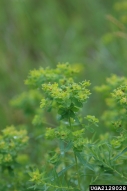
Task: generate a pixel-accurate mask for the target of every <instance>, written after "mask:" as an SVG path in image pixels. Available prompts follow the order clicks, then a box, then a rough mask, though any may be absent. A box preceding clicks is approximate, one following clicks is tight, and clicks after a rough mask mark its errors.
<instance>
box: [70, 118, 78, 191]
mask: <svg viewBox="0 0 127 191" xmlns="http://www.w3.org/2000/svg"><path fill="white" fill-rule="evenodd" d="M69 124H70V128H71V127H72V126H71V118H70V117H69ZM74 156H75V166H76V171H77V178H78V187H79V189H80V190H81V184H80V177H79V171H78V161H77V156H76V154H75V152H74Z"/></svg>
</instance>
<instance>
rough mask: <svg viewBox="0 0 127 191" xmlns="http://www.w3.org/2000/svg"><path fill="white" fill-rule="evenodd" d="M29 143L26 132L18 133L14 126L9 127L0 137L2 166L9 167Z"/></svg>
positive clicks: (20, 131) (0, 160)
mask: <svg viewBox="0 0 127 191" xmlns="http://www.w3.org/2000/svg"><path fill="white" fill-rule="evenodd" d="M27 142H28V137H27V132H26V130H19V131H17V130H16V129H15V127H14V126H10V127H7V128H6V129H4V130H3V131H2V135H1V136H0V164H1V165H6V164H7V165H8V164H9V163H12V162H13V161H15V159H16V156H17V153H18V151H19V150H21V148H22V147H23V146H25V145H26V143H27Z"/></svg>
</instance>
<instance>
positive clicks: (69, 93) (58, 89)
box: [40, 81, 90, 118]
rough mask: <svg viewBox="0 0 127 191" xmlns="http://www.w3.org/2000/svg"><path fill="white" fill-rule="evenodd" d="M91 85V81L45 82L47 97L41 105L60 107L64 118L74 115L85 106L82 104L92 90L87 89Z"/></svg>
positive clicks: (42, 106) (44, 88)
mask: <svg viewBox="0 0 127 191" xmlns="http://www.w3.org/2000/svg"><path fill="white" fill-rule="evenodd" d="M89 85H90V83H89V81H83V82H82V83H75V82H73V83H69V84H66V85H59V84H58V83H53V84H51V83H48V84H43V85H42V89H43V91H44V93H45V97H46V98H45V99H44V98H43V99H42V101H41V105H40V107H41V108H44V107H47V108H48V107H49V106H50V107H52V108H58V113H59V114H60V115H61V116H62V118H68V117H69V116H70V117H74V115H75V112H76V111H78V110H79V108H81V107H82V106H83V105H82V104H83V103H84V102H85V101H86V100H87V98H88V97H89V95H90V91H89V90H88V89H87V86H89Z"/></svg>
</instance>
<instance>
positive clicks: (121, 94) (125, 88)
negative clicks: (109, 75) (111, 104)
mask: <svg viewBox="0 0 127 191" xmlns="http://www.w3.org/2000/svg"><path fill="white" fill-rule="evenodd" d="M112 97H113V98H114V99H115V100H116V101H118V103H119V104H120V105H122V106H123V107H126V106H127V85H121V86H120V87H118V88H117V89H115V90H114V91H113V93H112Z"/></svg>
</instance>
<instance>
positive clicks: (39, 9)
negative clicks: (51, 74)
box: [0, 0, 127, 129]
mask: <svg viewBox="0 0 127 191" xmlns="http://www.w3.org/2000/svg"><path fill="white" fill-rule="evenodd" d="M117 2H119V1H116V0H105V1H104V0H96V1H95V0H79V1H76V0H75V1H74V0H69V1H68V0H61V1H60V0H1V1H0V33H1V35H0V36H1V42H0V126H1V127H0V128H1V129H2V128H4V127H5V126H6V125H11V124H15V123H18V124H20V123H22V122H23V120H24V119H23V116H22V114H21V113H20V112H19V113H18V111H15V110H14V109H12V108H11V107H10V106H9V100H10V99H11V98H13V97H14V95H16V94H19V93H21V92H22V91H23V90H25V89H26V87H25V85H24V80H25V79H26V78H27V75H28V73H29V71H30V70H32V69H34V68H39V67H40V66H42V67H46V66H51V67H55V66H56V65H57V63H58V62H69V63H70V64H71V63H82V64H83V65H84V71H83V72H82V75H81V77H80V78H81V80H83V79H87V80H90V81H91V84H92V86H91V91H92V95H91V97H90V100H89V102H88V104H87V106H86V109H84V114H85V112H86V111H87V114H94V115H95V116H97V117H98V116H99V115H100V114H101V113H102V111H103V110H104V107H105V106H104V103H103V102H102V98H101V96H100V95H98V94H96V93H95V92H94V91H93V87H94V86H95V85H101V84H102V83H104V82H105V78H106V77H108V76H110V74H112V73H115V74H118V75H126V73H127V67H126V61H127V54H126V50H127V38H126V20H127V19H123V20H120V19H121V18H122V17H123V14H124V12H123V10H122V8H121V9H120V6H119V5H118V4H116V3H117ZM121 2H124V1H121ZM115 5H117V6H115ZM123 8H124V7H123ZM124 11H126V10H124ZM107 15H108V16H107ZM113 19H114V20H113ZM115 19H116V20H115Z"/></svg>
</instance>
